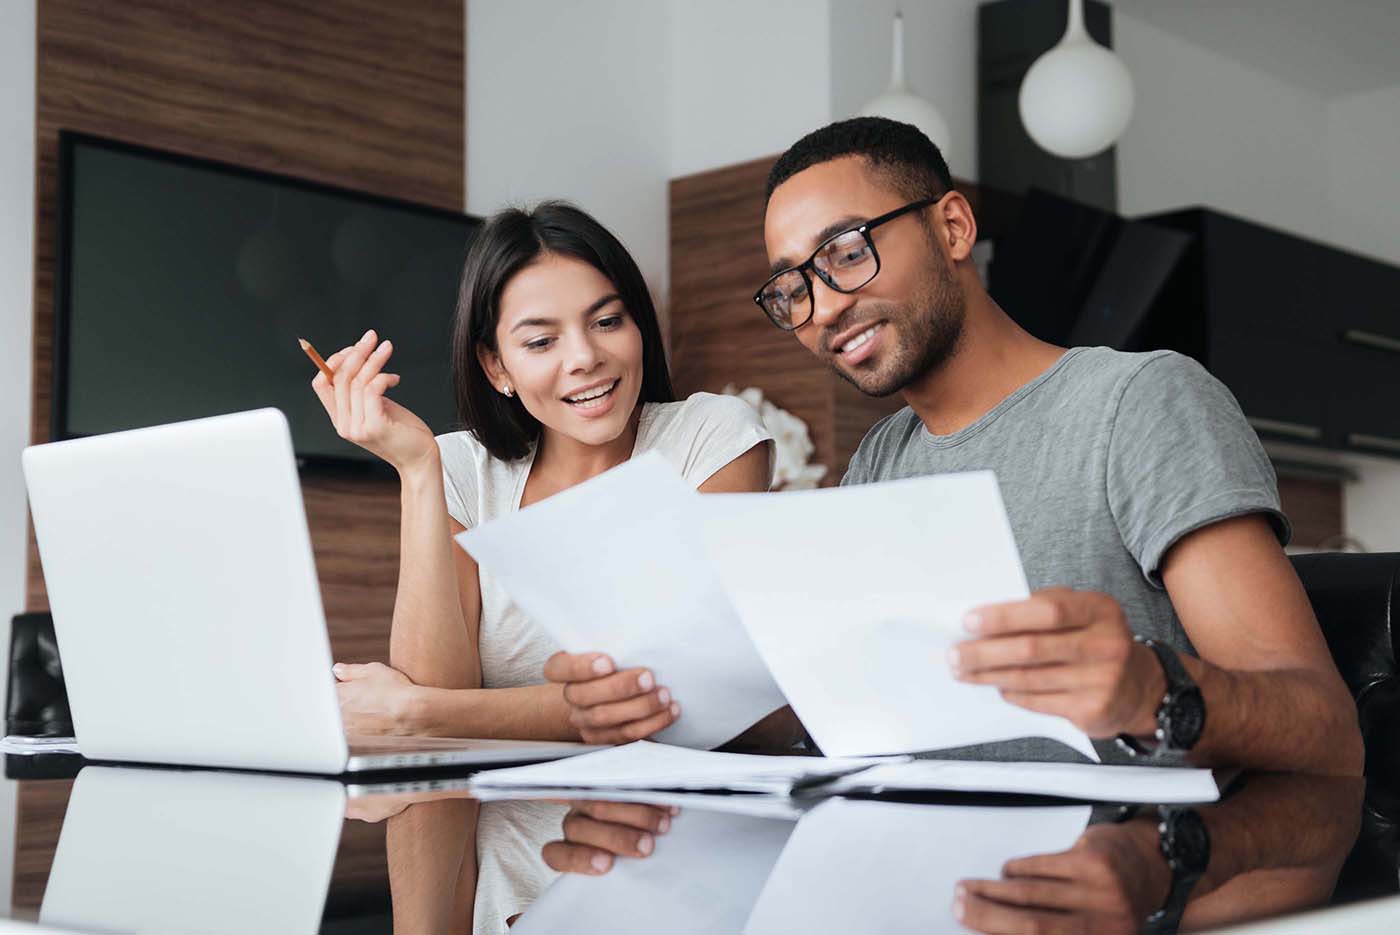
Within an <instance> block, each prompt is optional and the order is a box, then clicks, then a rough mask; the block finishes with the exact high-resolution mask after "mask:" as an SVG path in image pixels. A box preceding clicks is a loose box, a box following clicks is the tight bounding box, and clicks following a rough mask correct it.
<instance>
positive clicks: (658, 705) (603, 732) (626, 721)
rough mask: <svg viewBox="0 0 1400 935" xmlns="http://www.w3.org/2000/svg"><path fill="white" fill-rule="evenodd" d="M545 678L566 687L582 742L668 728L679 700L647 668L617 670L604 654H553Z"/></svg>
mask: <svg viewBox="0 0 1400 935" xmlns="http://www.w3.org/2000/svg"><path fill="white" fill-rule="evenodd" d="M544 677H545V678H547V679H549V681H551V682H555V683H557V684H560V685H563V686H564V701H566V702H567V703H568V705H569V723H570V724H572V725H573V726H574V727H576V728H578V732H579V736H580V737H581V738H582V739H583V741H584V743H631V742H632V741H634V740H641V739H643V738H645V737H650V736H651V735H652V734H654V733H656V732H657V731H659V730H662V729H663V728H666V727H669V726H670V725H671V724H672V723H673V722H674V721H675V720H676V718H678V717H680V715H681V708H680V705H679V704H677V703H676V702H675V701H674V700H673V699H672V698H671V693H670V691H668V690H667V689H665V688H663V687H662V686H660V685H657V684H656V678H655V676H653V675H652V673H651V670H649V669H624V670H622V671H621V672H618V671H617V667H616V666H614V665H613V661H612V660H611V659H610V658H608V657H607V656H605V655H603V654H602V653H563V652H560V653H555V654H554V655H553V656H550V657H549V659H548V660H547V661H546V662H545V664H544Z"/></svg>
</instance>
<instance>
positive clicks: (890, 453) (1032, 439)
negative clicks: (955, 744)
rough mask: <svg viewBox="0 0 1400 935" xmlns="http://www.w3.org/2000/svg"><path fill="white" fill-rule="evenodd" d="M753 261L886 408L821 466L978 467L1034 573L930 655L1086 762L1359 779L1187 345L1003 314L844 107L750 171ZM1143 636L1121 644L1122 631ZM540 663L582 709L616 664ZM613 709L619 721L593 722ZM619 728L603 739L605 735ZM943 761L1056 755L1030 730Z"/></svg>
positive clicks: (952, 233)
mask: <svg viewBox="0 0 1400 935" xmlns="http://www.w3.org/2000/svg"><path fill="white" fill-rule="evenodd" d="M764 238H765V241H766V245H767V251H768V256H769V259H770V261H771V267H772V274H773V275H772V278H770V279H769V280H768V282H766V283H764V284H763V286H762V288H760V289H759V291H758V293H757V294H756V296H755V299H756V301H757V302H758V303H759V305H760V306H761V307H762V308H763V310H764V312H765V313H766V314H767V315H768V316H769V318H770V319H772V321H773V322H774V324H775V325H777V326H778V327H781V328H784V329H786V330H791V331H793V333H794V335H795V336H796V337H797V339H798V340H799V341H801V342H802V344H803V345H804V346H805V347H807V348H808V349H809V350H810V351H812V352H813V353H814V354H816V355H817V356H818V357H820V358H821V359H822V360H824V361H826V362H827V363H828V364H829V365H830V366H831V367H832V368H833V369H834V370H835V371H836V372H837V373H838V374H839V375H840V376H841V377H842V378H844V379H846V380H848V381H849V382H851V383H852V384H853V385H855V386H856V387H857V388H858V389H860V390H861V391H862V392H864V393H867V394H870V395H873V396H886V395H890V394H893V393H899V394H901V396H902V397H903V398H904V400H905V402H906V403H908V405H907V406H906V408H904V409H903V410H901V411H900V412H898V413H896V414H895V415H893V416H891V417H889V418H887V419H885V420H883V421H882V422H880V423H879V424H878V425H876V426H875V427H874V428H873V429H872V430H871V431H870V433H869V434H868V435H867V436H866V438H865V439H864V441H863V442H862V443H861V445H860V447H859V449H858V450H857V452H856V454H855V456H854V457H853V458H852V459H851V464H850V467H849V469H848V471H847V473H846V475H845V477H844V478H843V480H842V483H843V484H856V483H872V482H877V481H883V480H893V479H897V478H903V477H911V476H917V475H923V474H934V473H942V472H947V471H967V470H984V469H990V470H992V471H995V472H996V475H997V478H998V480H999V482H1000V486H1001V490H1002V496H1003V499H1004V500H1005V502H1006V507H1007V512H1008V514H1009V516H1010V519H1011V524H1012V527H1013V530H1014V532H1015V536H1016V541H1017V544H1018V546H1019V547H1020V550H1021V556H1022V560H1023V562H1024V565H1025V569H1026V575H1027V578H1028V579H1029V581H1030V582H1031V586H1032V588H1033V589H1038V590H1036V592H1035V593H1034V594H1033V596H1032V597H1031V598H1030V599H1029V600H1026V601H1019V602H1015V603H1010V604H1002V605H998V606H992V607H984V608H980V609H978V610H976V611H974V612H973V613H971V614H969V616H968V618H967V621H966V627H967V630H968V634H969V638H968V639H967V640H966V641H965V642H963V643H961V644H960V645H958V646H957V647H955V648H954V650H953V652H952V654H951V657H950V658H949V659H948V660H934V659H931V660H929V664H930V665H949V666H951V667H952V668H953V670H954V672H955V673H956V674H958V676H959V677H960V678H962V679H964V680H965V681H968V682H971V683H976V684H983V685H991V686H994V687H996V688H998V689H999V690H1000V691H1001V694H1002V696H1003V697H1004V698H1006V699H1007V700H1008V701H1010V702H1012V703H1014V704H1017V705H1020V706H1022V707H1025V708H1028V709H1030V710H1033V711H1039V712H1043V713H1049V714H1056V715H1061V716H1063V717H1066V718H1068V719H1069V720H1070V721H1072V722H1074V723H1075V724H1076V725H1077V726H1079V727H1080V728H1081V729H1082V730H1084V731H1085V732H1086V733H1088V734H1089V736H1090V737H1092V738H1095V740H1096V744H1097V746H1098V749H1099V751H1100V753H1101V754H1102V756H1103V757H1104V759H1105V760H1106V761H1109V762H1172V761H1176V762H1180V761H1181V760H1183V759H1185V760H1187V761H1188V762H1191V763H1193V764H1197V765H1211V766H1215V765H1231V766H1246V767H1257V768H1264V769H1297V770H1312V771H1317V772H1328V773H1341V774H1353V775H1355V774H1359V773H1360V771H1361V767H1362V748H1361V740H1360V734H1359V731H1358V729H1357V723H1356V713H1355V707H1354V705H1353V703H1352V700H1351V698H1350V696H1349V694H1348V692H1347V690H1346V688H1345V686H1344V684H1343V683H1342V681H1341V679H1340V677H1339V676H1338V674H1337V671H1336V668H1335V666H1334V665H1333V663H1332V660H1331V656H1330V654H1329V653H1328V650H1327V646H1326V644H1325V643H1324V641H1323V639H1322V635H1321V633H1320V632H1319V630H1318V626H1317V622H1316V620H1315V619H1314V617H1313V614H1312V609H1311V606H1310V605H1309V603H1308V600H1307V596H1306V594H1305V593H1304V592H1303V589H1302V586H1301V585H1300V583H1299V581H1298V579H1297V576H1296V575H1295V574H1294V573H1293V570H1292V567H1291V565H1290V564H1289V563H1288V560H1287V558H1286V557H1285V555H1284V552H1283V549H1282V546H1281V543H1282V542H1284V541H1286V538H1287V535H1288V528H1287V521H1286V520H1285V519H1284V517H1283V514H1282V513H1281V512H1280V510H1279V504H1278V493H1277V489H1276V483H1275V479H1274V475H1273V470H1272V468H1271V466H1270V464H1269V461H1268V459H1267V457H1266V456H1265V454H1264V452H1263V450H1262V448H1261V446H1260V445H1259V442H1258V439H1257V438H1256V437H1255V436H1254V434H1253V432H1252V430H1251V429H1250V428H1249V426H1248V424H1247V423H1246V422H1245V420H1244V417H1243V415H1242V414H1241V412H1240V410H1239V406H1238V405H1237V403H1236V402H1235V400H1234V398H1233V397H1232V396H1231V395H1230V393H1229V391H1228V390H1226V389H1225V388H1224V387H1223V386H1222V385H1221V384H1220V383H1219V382H1218V381H1216V380H1215V379H1214V378H1212V377H1211V376H1210V375H1209V374H1207V373H1206V372H1205V371H1204V370H1203V369H1202V368H1201V367H1200V366H1199V365H1198V364H1196V363H1195V362H1193V361H1191V360H1190V359H1189V358H1185V357H1182V356H1180V355H1177V354H1173V353H1168V352H1156V353H1151V354H1125V353H1120V352H1116V351H1111V350H1108V349H1105V348H1073V349H1070V350H1066V349H1064V348H1060V347H1055V346H1053V345H1050V344H1046V343H1045V342H1042V341H1039V340H1037V339H1036V338H1034V337H1033V336H1031V335H1030V334H1028V333H1027V332H1026V331H1024V330H1023V329H1021V328H1020V327H1019V326H1017V325H1016V323H1015V322H1014V321H1012V319H1011V318H1010V317H1009V316H1008V315H1007V314H1006V313H1005V312H1004V311H1003V310H1002V309H1001V308H1000V307H998V306H997V304H996V303H995V302H994V301H993V300H992V298H991V297H990V296H989V295H988V294H987V292H986V291H985V289H984V288H983V287H982V284H981V282H980V280H979V279H978V276H977V273H976V270H975V269H974V267H973V264H972V261H971V258H970V257H971V250H972V246H973V244H974V243H975V242H976V239H977V223H976V220H975V218H974V217H973V214H972V210H971V208H970V206H969V205H968V202H967V200H966V199H965V198H964V197H963V196H962V195H960V194H959V193H957V192H956V191H954V190H953V186H952V179H951V176H950V175H949V172H948V168H947V165H946V163H945V162H944V160H943V157H942V155H941V154H940V153H939V152H938V149H937V148H936V147H935V146H934V145H933V144H932V143H931V142H929V140H928V139H927V138H926V137H925V136H924V135H923V134H922V133H920V132H919V131H918V130H917V129H915V128H914V127H911V126H909V125H907V124H901V123H896V122H894V121H890V120H885V119H882V118H855V119H853V120H847V121H842V122H839V123H835V124H832V125H830V126H827V127H824V128H822V129H820V130H817V131H815V132H814V133H811V134H809V135H808V136H806V137H804V138H803V139H801V140H799V141H798V142H797V143H796V144H794V145H793V147H792V148H791V149H789V150H788V151H787V152H786V153H784V154H783V156H782V157H781V158H779V160H778V161H777V163H775V165H774V167H773V170H772V172H771V174H770V176H769V180H768V204H767V211H766V214H765V223H764ZM1135 634H1136V635H1138V636H1139V637H1142V638H1146V639H1148V640H1149V642H1140V641H1136V640H1135V639H1134V635H1135ZM594 661H595V660H594V659H593V658H592V657H591V656H588V657H568V656H561V657H557V658H556V659H554V660H551V665H550V667H549V668H548V669H547V670H546V674H547V675H549V677H551V678H552V679H554V680H556V681H563V682H566V683H572V684H569V685H568V687H566V689H565V693H566V697H570V696H572V699H571V700H573V702H574V704H575V707H576V710H577V713H578V717H579V721H580V723H588V722H590V718H592V719H593V720H592V721H591V723H599V722H600V720H606V718H602V719H599V718H598V714H599V712H604V711H607V710H618V711H620V710H623V709H622V708H618V707H612V708H611V709H609V708H608V707H607V706H604V707H596V703H595V699H596V698H599V697H601V695H602V694H603V689H604V687H605V686H607V687H609V689H610V691H611V694H610V695H609V697H608V704H609V705H615V704H616V701H617V700H618V699H619V698H620V697H625V696H623V695H622V694H621V693H622V692H623V691H624V689H625V685H624V684H623V683H625V681H626V677H627V675H628V674H627V673H615V674H613V675H612V676H610V677H609V678H611V679H612V681H611V682H609V681H608V680H607V679H606V678H605V679H602V680H599V679H597V678H596V676H594V677H592V678H589V676H590V675H591V672H590V671H589V669H588V666H590V665H592V664H593V663H594ZM615 726H620V727H621V728H625V727H626V725H625V724H622V725H615ZM624 736H625V734H624ZM945 755H951V756H971V757H979V758H1010V759H1070V758H1074V757H1076V756H1077V755H1076V754H1074V753H1073V752H1072V751H1069V749H1068V748H1066V747H1063V746H1062V745H1059V744H1054V743H1051V742H1049V741H1017V742H1011V743H1006V744H995V745H985V746H978V747H973V748H965V749H963V750H960V751H950V752H947V753H946V754H945Z"/></svg>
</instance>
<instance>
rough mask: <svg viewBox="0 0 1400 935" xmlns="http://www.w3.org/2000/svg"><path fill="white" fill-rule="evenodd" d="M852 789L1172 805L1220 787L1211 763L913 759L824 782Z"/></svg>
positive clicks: (1208, 796) (835, 790) (1205, 797)
mask: <svg viewBox="0 0 1400 935" xmlns="http://www.w3.org/2000/svg"><path fill="white" fill-rule="evenodd" d="M821 791H822V792H823V793H824V794H828V795H838V794H842V793H847V792H875V793H879V792H1008V793H1021V794H1025V795H1055V796H1060V797H1062V798H1067V799H1083V800H1084V801H1086V802H1142V803H1152V804H1154V805H1170V804H1179V803H1185V802H1214V801H1216V800H1217V799H1219V798H1220V789H1219V788H1218V787H1217V786H1216V784H1215V777H1214V776H1212V775H1211V771H1210V770H1208V769H1171V768H1167V767H1162V766H1104V765H1102V764H1089V763H993V762H976V761H972V760H911V761H907V762H904V763H891V764H887V765H884V766H872V767H871V768H870V769H868V770H865V771H863V772H860V773H854V774H852V775H850V776H843V777H841V778H840V779H837V780H835V781H833V782H832V783H831V784H830V785H827V786H823V787H822V790H821Z"/></svg>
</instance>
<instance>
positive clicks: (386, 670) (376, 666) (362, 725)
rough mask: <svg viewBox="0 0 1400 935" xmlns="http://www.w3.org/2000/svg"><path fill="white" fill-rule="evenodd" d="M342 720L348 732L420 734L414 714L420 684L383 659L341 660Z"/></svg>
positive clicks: (338, 674) (338, 672)
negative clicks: (367, 660)
mask: <svg viewBox="0 0 1400 935" xmlns="http://www.w3.org/2000/svg"><path fill="white" fill-rule="evenodd" d="M333 671H334V672H335V677H336V679H337V681H338V684H337V685H336V692H337V693H338V694H339V696H340V719H341V720H342V721H343V722H344V723H345V733H347V734H398V735H403V734H417V733H422V732H423V728H422V725H420V724H418V723H416V721H415V719H414V718H413V716H412V712H413V710H414V704H413V701H414V699H415V697H416V695H417V691H418V686H417V685H415V684H414V683H413V682H412V681H410V680H409V678H408V676H406V675H404V674H403V673H402V672H400V671H399V670H398V669H395V668H392V667H390V666H386V665H385V664H384V663H382V662H369V663H364V664H362V665H361V664H356V663H347V662H339V663H336V665H335V667H334V669H333Z"/></svg>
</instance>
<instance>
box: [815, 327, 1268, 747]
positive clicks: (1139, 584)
mask: <svg viewBox="0 0 1400 935" xmlns="http://www.w3.org/2000/svg"><path fill="white" fill-rule="evenodd" d="M980 470H991V471H994V472H996V475H997V480H998V482H999V484H1000V487H1001V495H1002V499H1003V500H1004V501H1005V503H1006V511H1007V514H1008V515H1009V517H1010V520H1011V528H1012V531H1013V533H1014V534H1015V536H1016V544H1017V546H1018V547H1019V549H1020V552H1021V561H1022V563H1023V564H1024V566H1025V570H1026V578H1027V580H1028V582H1029V583H1030V587H1031V590H1037V589H1039V588H1044V587H1049V586H1052V585H1063V586H1066V587H1071V588H1076V589H1082V590H1092V591H1101V592H1104V593H1106V594H1109V595H1112V596H1113V597H1114V598H1116V599H1117V600H1118V602H1119V603H1120V604H1121V605H1122V606H1123V610H1124V613H1125V614H1126V615H1127V619H1128V624H1129V626H1131V627H1132V629H1133V632H1135V633H1139V634H1141V635H1143V636H1147V637H1151V638H1153V639H1155V640H1159V641H1161V642H1164V643H1167V644H1169V645H1171V646H1174V647H1175V648H1176V649H1178V650H1179V651H1182V652H1188V653H1191V652H1194V650H1193V648H1192V646H1191V641H1190V640H1189V639H1188V638H1187V636H1186V632H1185V630H1183V629H1182V626H1181V622H1180V621H1179V620H1177V617H1176V612H1175V610H1174V609H1173V608H1172V603H1171V599H1170V598H1169V597H1168V596H1167V593H1166V591H1165V590H1164V589H1163V586H1162V578H1161V565H1162V559H1163V557H1164V556H1165V555H1166V553H1167V551H1168V550H1169V549H1170V548H1171V547H1172V546H1173V545H1175V544H1176V543H1177V542H1178V541H1179V540H1180V539H1181V538H1182V537H1183V536H1185V535H1186V534H1187V533H1189V532H1192V531H1194V530H1196V529H1200V528H1201V527H1203V526H1207V525H1209V524H1211V523H1214V522H1218V521H1220V520H1223V519H1228V518H1229V517H1232V516H1240V515H1243V514H1247V513H1263V514H1264V515H1266V516H1267V517H1268V518H1269V520H1270V522H1271V524H1272V525H1273V527H1274V530H1275V532H1276V533H1277V535H1278V537H1279V540H1280V541H1281V542H1285V543H1286V542H1287V541H1288V536H1289V528H1288V521H1287V519H1285V517H1284V515H1283V513H1282V511H1281V510H1280V509H1279V499H1278V487H1277V482H1276V479H1275V477H1274V470H1273V466H1272V465H1271V464H1270V463H1269V459H1268V456H1267V455H1266V454H1265V453H1264V449H1263V447H1262V446H1261V445H1260V444H1259V439H1258V437H1257V436H1255V434H1254V431H1253V430H1252V429H1251V428H1250V427H1249V424H1248V423H1247V422H1246V421H1245V418H1244V414H1243V413H1242V412H1241V411H1240V407H1239V404H1238V403H1237V402H1236V401H1235V398H1234V397H1233V396H1232V395H1231V394H1230V391H1229V390H1227V389H1226V388H1225V387H1224V385H1222V384H1221V383H1220V381H1218V380H1216V379H1215V378H1214V377H1212V376H1211V375H1210V374H1209V373H1207V372H1206V371H1205V369H1204V368H1203V367H1201V365H1200V364H1198V363H1196V362H1195V361H1194V360H1192V359H1191V358H1189V357H1184V356H1182V355H1180V354H1176V353H1173V352H1170V351H1154V352H1151V353H1145V354H1127V353H1123V352H1121V351H1114V350H1111V349H1109V348H1103V347H1077V348H1073V349H1071V350H1069V351H1067V352H1065V354H1064V355H1063V356H1062V357H1061V358H1060V359H1059V361H1057V362H1056V363H1055V364H1054V365H1053V366H1051V367H1050V369H1048V370H1047V371H1045V372H1044V373H1042V374H1041V375H1040V376H1038V377H1036V378H1035V379H1034V380H1032V381H1031V382H1029V383H1027V384H1026V385H1025V386H1022V387H1021V388H1020V389H1018V390H1017V391H1016V392H1014V393H1012V394H1011V395H1010V396H1008V397H1007V398H1006V399H1005V400H1003V401H1002V402H1001V403H1000V404H998V405H997V406H996V407H995V408H994V409H992V410H991V411H990V412H988V413H987V414H986V415H984V416H982V418H980V419H978V420H977V421H976V422H974V423H973V424H971V425H969V426H967V427H966V428H963V429H961V430H960V431H957V432H955V433H953V434H952V435H933V434H931V433H930V432H929V431H928V430H927V429H926V428H925V427H924V425H923V423H922V422H920V421H919V417H918V416H917V415H915V414H914V411H913V410H912V409H910V408H908V407H907V406H906V407H905V408H904V409H901V410H900V411H899V412H897V413H895V414H894V415H892V416H889V417H888V418H886V419H883V420H882V421H880V422H879V423H878V424H876V426H875V427H874V428H872V429H871V430H870V432H869V433H868V434H867V435H866V436H865V439H864V440H863V441H862V442H861V443H860V447H859V448H858V449H857V450H856V453H855V456H854V457H852V458H851V464H850V467H849V469H848V470H847V471H846V476H845V477H844V478H842V480H841V483H842V484H843V485H844V484H868V483H874V482H877V481H886V480H899V479H901V478H906V477H918V476H922V475H927V474H942V473H946V472H952V471H980ZM1095 746H1096V747H1097V748H1098V750H1099V754H1100V756H1102V757H1103V759H1104V761H1105V762H1125V761H1127V757H1126V756H1125V755H1123V754H1121V753H1120V752H1119V751H1118V750H1117V749H1116V748H1115V746H1114V745H1113V743H1112V742H1098V743H1096V744H1095ZM938 755H939V756H949V757H957V758H978V759H1023V760H1028V759H1036V760H1042V759H1046V760H1048V759H1053V760H1064V759H1079V758H1080V756H1079V754H1077V753H1075V752H1074V751H1072V750H1070V749H1069V748H1068V747H1066V746H1064V745H1062V744H1059V743H1057V742H1054V741H1050V740H1037V739H1027V740H1024V741H1010V742H1008V743H1005V744H990V745H979V746H976V747H965V748H959V749H958V750H953V751H939V753H938Z"/></svg>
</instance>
